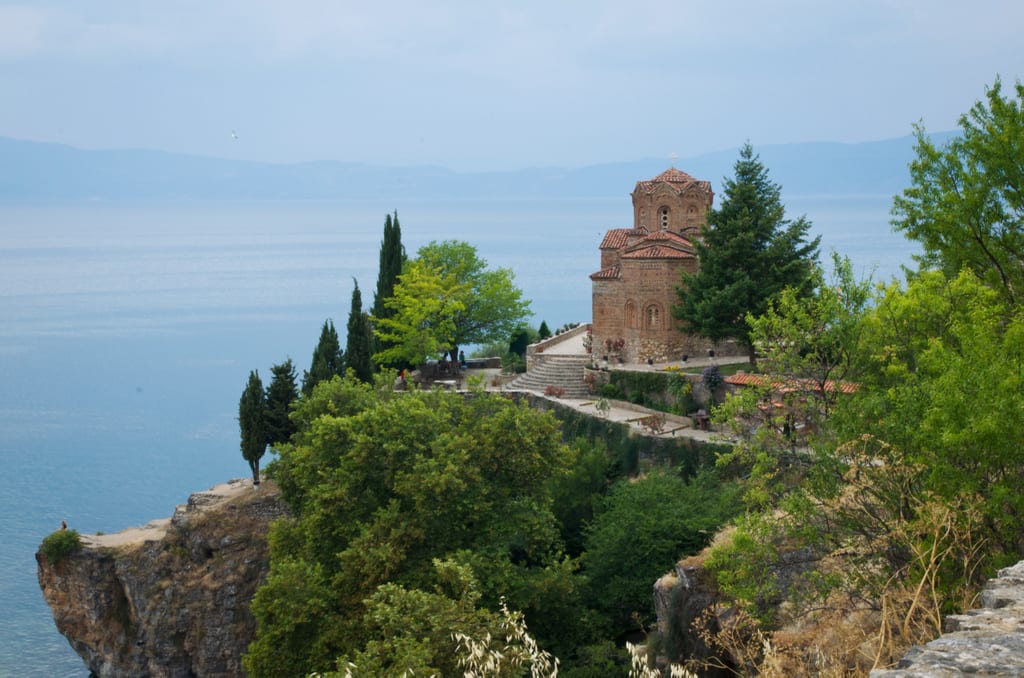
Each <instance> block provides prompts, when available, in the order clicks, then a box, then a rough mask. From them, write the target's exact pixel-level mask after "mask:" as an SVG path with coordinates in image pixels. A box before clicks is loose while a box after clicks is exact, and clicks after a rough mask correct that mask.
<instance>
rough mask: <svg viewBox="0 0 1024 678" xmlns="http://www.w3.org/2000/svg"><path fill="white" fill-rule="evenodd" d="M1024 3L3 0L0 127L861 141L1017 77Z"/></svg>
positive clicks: (293, 149) (292, 147) (305, 150)
mask: <svg viewBox="0 0 1024 678" xmlns="http://www.w3.org/2000/svg"><path fill="white" fill-rule="evenodd" d="M1022 26H1024V3H1022V2H1020V1H1019V0H997V1H992V2H987V1H985V0H978V2H975V3H965V2H963V1H962V0H957V1H956V2H952V1H948V0H934V1H930V2H924V1H920V2H911V1H909V0H908V1H905V2H883V1H881V0H863V1H856V2H832V1H830V0H811V1H802V0H780V1H778V2H759V1H753V0H751V1H749V2H729V1H717V2H715V1H710V0H704V1H702V2H699V3H698V2H692V1H691V0H671V1H664V2H659V1H653V0H630V1H629V2H626V1H625V0H618V1H617V2H606V1H605V0H589V1H587V2H575V1H572V2H570V1H564V2H558V1H557V0H546V1H545V2H535V1H533V0H516V2H507V1H506V2H491V1H489V0H476V1H469V0H466V1H465V2H452V1H440V2H411V1H406V0H396V1H392V2H381V3H373V2H366V1H365V0H363V1H362V2H348V1H345V0H334V1H332V0H293V1H290V2H287V3H285V2H268V1H264V0H174V1H173V2H159V3H158V2H152V1H149V0H109V1H99V2H80V1H78V0H76V1H74V2H71V1H60V0H34V1H33V2H31V3H28V2H6V1H5V0H0V136H9V137H15V138H21V139H32V140H39V141H54V142H60V143H67V144H71V145H74V146H78V147H81V148H149V149H161V150H168V151H175V152H184V153H194V154H200V155H208V156H218V157H232V158H244V159H250V160H265V161H275V162H295V161H307V160H342V161H355V162H370V163H374V164H379V165H405V164H435V165H442V166H446V167H449V168H452V169H456V170H465V171H469V170H493V169H512V168H521V167H535V166H544V165H558V166H584V165H589V164H595V163H601V162H610V161H617V160H632V159H638V158H649V157H665V158H666V159H667V158H668V157H669V155H670V154H672V153H676V154H678V155H679V156H680V157H682V158H685V157H687V156H691V155H697V154H700V153H704V152H708V151H714V150H720V149H725V148H734V147H736V146H738V145H740V144H741V143H742V142H743V141H745V140H747V139H749V140H750V141H751V142H752V143H753V144H754V146H755V149H756V147H757V146H759V145H766V144H777V143H789V142H798V141H841V142H859V141H873V140H879V139H888V138H893V137H899V136H904V135H906V134H909V133H910V132H911V130H912V125H913V124H914V123H915V122H917V121H922V122H923V123H924V124H925V126H926V128H927V129H928V130H929V131H943V130H948V129H953V128H954V127H955V125H956V120H957V117H958V116H959V115H960V114H961V113H963V112H964V111H966V110H967V109H968V108H969V107H970V106H971V104H972V103H973V102H975V101H977V100H978V99H980V98H982V97H983V95H984V91H985V87H986V86H988V85H991V84H992V82H993V81H994V79H995V77H996V75H1001V76H1002V79H1003V81H1004V83H1006V84H1012V83H1013V82H1014V81H1016V80H1018V79H1021V78H1024V41H1022V40H1021V38H1020V30H1021V27H1022ZM233 131H234V132H235V133H236V134H237V138H234V137H233V135H232V132H233Z"/></svg>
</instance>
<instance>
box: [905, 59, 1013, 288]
mask: <svg viewBox="0 0 1024 678" xmlns="http://www.w3.org/2000/svg"><path fill="white" fill-rule="evenodd" d="M1014 91H1015V94H1016V96H1015V97H1014V96H1013V95H1011V96H1010V97H1007V98H1004V97H1003V96H1002V85H1001V82H1000V80H999V79H998V78H997V79H996V81H995V84H993V85H992V87H991V88H987V89H986V92H985V94H986V99H987V101H979V102H976V103H975V104H974V106H973V107H972V108H971V110H970V111H969V112H968V113H966V114H964V115H962V116H961V117H960V129H961V135H960V136H958V137H955V138H953V139H951V140H950V141H949V142H948V143H946V145H945V146H944V147H942V148H936V147H935V145H934V144H932V142H931V141H930V140H929V139H928V137H927V136H926V135H925V131H924V127H923V126H921V125H918V126H917V128H916V135H917V146H916V151H917V157H916V158H915V159H914V161H913V162H911V164H910V178H911V186H910V188H907V189H905V190H904V191H903V195H902V196H898V197H896V199H895V200H894V203H893V210H892V214H893V221H892V224H893V226H894V227H895V228H896V229H897V230H899V231H902V232H903V233H905V234H906V235H907V237H908V238H911V239H912V240H916V241H917V242H919V243H921V245H922V246H923V249H924V253H923V254H922V255H921V257H920V258H919V261H920V262H921V264H922V266H923V267H924V268H938V269H940V270H942V271H943V272H944V273H945V274H946V276H947V277H954V276H955V275H956V274H957V273H958V272H959V271H960V269H962V268H968V269H970V270H971V271H973V272H974V273H975V275H977V276H978V277H979V278H981V279H982V280H984V281H985V282H986V283H987V284H989V285H992V286H994V287H996V288H998V289H999V290H1000V293H1001V294H1002V295H1004V296H1005V298H1006V299H1007V300H1008V301H1009V302H1010V303H1011V304H1019V303H1020V300H1021V294H1022V290H1024V258H1022V257H1021V252H1024V86H1022V85H1021V83H1020V82H1017V84H1016V86H1015V87H1014Z"/></svg>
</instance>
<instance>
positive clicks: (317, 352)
mask: <svg viewBox="0 0 1024 678" xmlns="http://www.w3.org/2000/svg"><path fill="white" fill-rule="evenodd" d="M344 371H345V365H344V354H343V353H342V352H341V342H340V341H339V339H338V331H337V330H336V329H334V321H332V320H331V319H330V318H328V319H327V320H325V321H324V325H323V327H322V328H321V329H320V340H319V341H318V342H317V344H316V348H315V349H313V359H312V360H311V361H310V365H309V371H307V372H305V373H304V374H303V376H302V393H303V394H305V395H309V394H310V393H312V392H313V387H314V386H316V385H317V384H319V383H320V382H321V381H327V380H329V379H330V378H331V377H334V376H340V375H341V374H343V373H344Z"/></svg>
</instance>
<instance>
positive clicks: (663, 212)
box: [658, 207, 669, 231]
mask: <svg viewBox="0 0 1024 678" xmlns="http://www.w3.org/2000/svg"><path fill="white" fill-rule="evenodd" d="M668 212H669V210H668V208H667V207H662V208H661V209H660V210H658V218H659V219H660V220H661V230H663V231H667V230H668V223H669V220H668Z"/></svg>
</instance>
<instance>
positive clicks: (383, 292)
mask: <svg viewBox="0 0 1024 678" xmlns="http://www.w3.org/2000/svg"><path fill="white" fill-rule="evenodd" d="M405 260H406V256H405V246H404V245H403V244H402V227H401V225H400V224H399V223H398V211H397V210H396V211H395V214H394V218H392V216H391V215H390V214H388V215H387V216H385V217H384V238H383V239H382V240H381V243H380V267H379V269H378V270H377V291H376V292H375V293H374V295H373V313H372V314H373V315H374V316H376V317H379V318H384V317H387V315H388V309H387V307H386V306H385V305H384V302H385V301H386V300H387V299H390V298H391V297H392V296H393V295H394V293H395V283H397V282H398V276H400V275H402V268H403V267H404V266H405Z"/></svg>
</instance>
